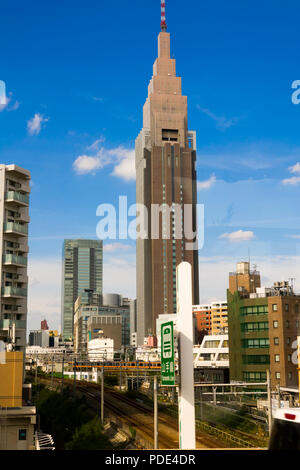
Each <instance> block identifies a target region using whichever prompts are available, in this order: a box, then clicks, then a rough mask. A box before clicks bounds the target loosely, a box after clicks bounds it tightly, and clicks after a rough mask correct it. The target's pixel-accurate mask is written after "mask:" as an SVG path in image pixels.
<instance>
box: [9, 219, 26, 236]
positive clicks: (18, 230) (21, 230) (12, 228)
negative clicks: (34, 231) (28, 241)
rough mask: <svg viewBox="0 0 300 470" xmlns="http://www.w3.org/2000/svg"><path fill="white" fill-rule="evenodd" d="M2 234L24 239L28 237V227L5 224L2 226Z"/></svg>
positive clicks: (13, 223)
mask: <svg viewBox="0 0 300 470" xmlns="http://www.w3.org/2000/svg"><path fill="white" fill-rule="evenodd" d="M4 232H5V233H14V234H16V235H19V236H23V237H26V236H27V235H28V227H27V225H21V224H18V223H17V222H7V223H6V224H4Z"/></svg>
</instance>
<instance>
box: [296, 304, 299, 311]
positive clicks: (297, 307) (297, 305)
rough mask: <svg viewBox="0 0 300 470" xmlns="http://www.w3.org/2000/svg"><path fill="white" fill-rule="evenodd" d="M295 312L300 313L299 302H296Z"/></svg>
mask: <svg viewBox="0 0 300 470" xmlns="http://www.w3.org/2000/svg"><path fill="white" fill-rule="evenodd" d="M295 313H299V304H295Z"/></svg>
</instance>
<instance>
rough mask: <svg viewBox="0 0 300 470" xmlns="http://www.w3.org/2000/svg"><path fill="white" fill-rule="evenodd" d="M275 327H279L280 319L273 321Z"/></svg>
mask: <svg viewBox="0 0 300 470" xmlns="http://www.w3.org/2000/svg"><path fill="white" fill-rule="evenodd" d="M273 328H278V321H277V320H274V321H273Z"/></svg>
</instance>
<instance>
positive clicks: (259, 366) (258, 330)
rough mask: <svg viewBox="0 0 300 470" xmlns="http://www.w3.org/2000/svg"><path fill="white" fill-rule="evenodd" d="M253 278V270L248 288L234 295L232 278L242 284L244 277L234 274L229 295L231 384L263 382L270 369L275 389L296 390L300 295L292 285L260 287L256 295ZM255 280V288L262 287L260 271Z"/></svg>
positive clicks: (247, 279)
mask: <svg viewBox="0 0 300 470" xmlns="http://www.w3.org/2000/svg"><path fill="white" fill-rule="evenodd" d="M238 274H239V273H238ZM247 276H248V277H247ZM252 276H253V274H251V272H250V270H248V271H247V272H245V273H244V274H243V277H242V279H243V284H244V285H246V288H245V287H244V286H242V287H241V288H238V290H236V291H234V292H232V289H233V286H234V285H236V284H235V281H234V280H232V278H234V279H236V278H237V279H238V280H239V282H240V277H239V276H238V275H237V274H235V273H231V274H230V286H231V288H230V289H228V291H227V299H228V315H229V355H230V380H231V381H246V382H263V381H265V380H266V378H267V370H268V369H269V370H270V373H271V384H272V388H275V387H276V386H277V385H279V386H281V387H296V386H297V385H298V373H297V336H298V335H299V334H300V316H299V315H300V307H299V304H300V295H296V294H295V293H294V291H293V288H292V286H291V285H290V284H289V282H288V281H283V282H276V283H274V285H273V286H272V287H267V288H264V287H263V288H261V287H258V288H256V289H255V292H253V289H251V288H250V287H249V286H251V279H252ZM258 276H259V278H258ZM254 280H255V282H254V284H260V275H259V273H257V272H256V271H255V279H254ZM251 291H252V292H251Z"/></svg>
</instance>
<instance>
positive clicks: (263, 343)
mask: <svg viewBox="0 0 300 470" xmlns="http://www.w3.org/2000/svg"><path fill="white" fill-rule="evenodd" d="M269 346H270V340H269V338H249V339H243V340H242V347H243V348H268V347H269Z"/></svg>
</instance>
